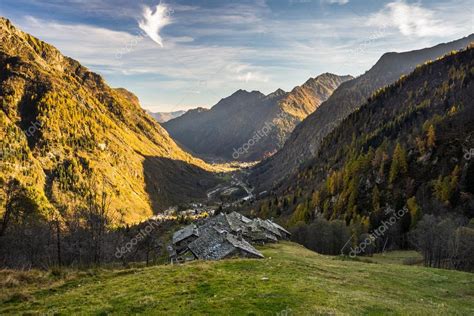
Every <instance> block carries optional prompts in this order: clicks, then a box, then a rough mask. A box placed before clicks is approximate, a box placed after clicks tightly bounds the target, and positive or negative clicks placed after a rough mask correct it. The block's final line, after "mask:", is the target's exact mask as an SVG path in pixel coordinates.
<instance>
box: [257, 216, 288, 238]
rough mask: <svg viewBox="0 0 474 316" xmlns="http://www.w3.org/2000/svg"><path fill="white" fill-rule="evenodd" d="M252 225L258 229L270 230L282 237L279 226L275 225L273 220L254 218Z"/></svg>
mask: <svg viewBox="0 0 474 316" xmlns="http://www.w3.org/2000/svg"><path fill="white" fill-rule="evenodd" d="M252 226H253V227H255V228H257V229H264V230H266V231H267V232H270V233H272V234H273V235H275V236H276V237H277V238H281V237H282V236H281V233H280V231H279V230H278V228H276V227H275V226H273V224H271V222H269V221H267V220H265V221H264V220H262V219H260V218H256V219H254V220H253V222H252Z"/></svg>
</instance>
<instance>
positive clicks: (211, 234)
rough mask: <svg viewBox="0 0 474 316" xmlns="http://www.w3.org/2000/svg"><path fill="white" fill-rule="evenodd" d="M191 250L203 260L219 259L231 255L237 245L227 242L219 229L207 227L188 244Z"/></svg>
mask: <svg viewBox="0 0 474 316" xmlns="http://www.w3.org/2000/svg"><path fill="white" fill-rule="evenodd" d="M188 248H189V250H191V252H192V253H193V254H194V255H195V256H196V258H198V259H201V260H219V259H223V258H225V257H226V256H228V255H230V254H231V253H232V252H233V251H234V250H235V246H233V245H232V244H231V243H229V242H226V240H225V239H224V234H221V233H220V232H219V231H217V229H207V230H205V231H203V233H202V234H201V236H200V237H199V238H198V239H196V240H194V241H193V242H191V243H190V244H189V245H188Z"/></svg>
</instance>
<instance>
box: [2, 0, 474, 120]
mask: <svg viewBox="0 0 474 316" xmlns="http://www.w3.org/2000/svg"><path fill="white" fill-rule="evenodd" d="M472 7H473V2H472V0H439V1H426V0H418V1H410V0H394V1H376V0H367V1H360V0H253V1H246V0H241V1H232V0H231V1H223V0H220V1H218V0H195V1H188V0H167V1H161V2H160V1H156V0H155V1H151V0H147V1H140V0H138V1H130V0H117V1H110V0H87V1H86V0H44V1H38V0H1V1H0V15H1V16H4V17H6V18H8V19H10V20H11V21H12V23H13V24H14V25H16V26H18V27H19V28H20V29H22V30H23V31H25V32H28V33H30V34H32V35H34V36H36V37H38V38H40V39H41V40H43V41H46V42H48V43H50V44H52V45H54V46H55V47H57V48H58V49H59V50H61V52H62V53H63V54H64V55H67V56H70V57H72V58H74V59H76V60H78V61H79V62H81V63H82V64H83V65H85V66H87V67H88V68H89V69H91V70H92V71H94V72H97V73H99V74H101V75H102V76H104V77H105V79H106V80H107V82H108V83H109V84H110V85H111V86H113V87H124V88H126V89H128V90H130V91H132V92H133V93H135V94H136V95H137V96H138V97H139V99H140V102H141V104H142V106H143V107H144V108H145V109H148V110H151V111H154V112H169V111H177V110H183V109H190V108H195V107H198V106H202V107H211V106H212V105H214V104H216V103H217V102H218V101H219V100H220V99H222V98H224V97H227V96H229V95H230V94H232V93H233V92H235V91H236V90H238V89H245V90H248V91H251V90H259V91H261V92H263V93H265V94H268V93H271V92H273V91H275V90H276V89H278V88H281V89H283V90H285V91H290V90H291V89H292V88H293V87H295V86H297V85H301V84H302V83H304V82H305V81H306V80H307V79H309V78H310V77H315V76H317V75H319V74H321V73H325V72H331V73H335V74H339V75H346V74H351V75H353V76H357V75H360V74H362V73H364V72H365V71H366V70H368V69H369V68H370V67H371V66H372V65H373V64H374V63H375V62H376V61H377V60H378V59H379V58H380V56H381V55H382V54H384V53H385V52H392V51H396V52H401V51H407V50H413V49H420V48H424V47H429V46H433V45H436V44H438V43H442V42H448V41H452V40H456V39H459V38H461V37H464V36H467V35H469V34H471V33H473V32H474V28H473V25H474V22H473V21H474V13H473V9H472Z"/></svg>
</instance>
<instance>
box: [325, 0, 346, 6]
mask: <svg viewBox="0 0 474 316" xmlns="http://www.w3.org/2000/svg"><path fill="white" fill-rule="evenodd" d="M323 2H326V3H329V4H339V5H343V4H347V3H349V0H323Z"/></svg>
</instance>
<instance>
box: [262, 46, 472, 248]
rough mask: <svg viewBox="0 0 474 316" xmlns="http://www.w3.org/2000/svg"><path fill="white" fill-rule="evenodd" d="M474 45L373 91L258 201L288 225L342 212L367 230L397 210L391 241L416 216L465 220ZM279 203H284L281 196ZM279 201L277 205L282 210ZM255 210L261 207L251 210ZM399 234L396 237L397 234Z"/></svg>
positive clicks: (469, 206)
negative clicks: (285, 218)
mask: <svg viewBox="0 0 474 316" xmlns="http://www.w3.org/2000/svg"><path fill="white" fill-rule="evenodd" d="M473 100H474V45H473V44H471V47H470V48H467V49H465V50H462V51H460V52H453V53H449V55H447V56H446V57H444V58H441V59H438V60H436V61H434V62H430V63H427V64H425V65H422V66H420V67H417V68H416V69H415V70H414V71H413V73H411V74H410V75H408V76H406V77H402V78H401V79H399V80H398V81H397V82H395V83H394V84H392V85H390V86H388V87H385V88H383V89H381V90H379V91H378V92H377V93H376V94H375V95H374V96H372V97H371V98H370V99H369V100H368V101H367V102H366V103H364V104H363V105H362V106H361V107H359V109H357V110H356V111H354V112H353V113H352V114H350V115H349V116H348V117H346V118H345V119H344V120H342V122H341V123H340V125H339V126H338V127H336V128H335V129H333V131H332V132H331V133H329V134H328V135H327V136H326V138H325V139H324V140H323V142H322V143H321V145H320V150H319V151H318V153H317V155H316V156H315V157H314V158H313V159H312V160H310V161H309V162H307V163H306V165H305V167H304V168H302V169H301V170H300V171H299V172H298V173H297V174H296V175H294V176H293V177H291V178H288V179H287V181H285V183H284V184H283V185H282V186H281V187H280V188H279V189H277V191H276V192H275V195H274V197H272V198H271V199H269V200H268V201H266V202H264V205H263V206H260V210H264V211H265V212H266V213H267V216H275V215H278V214H282V213H286V214H287V215H288V216H290V217H291V222H293V223H296V222H298V221H306V222H310V221H311V220H313V219H314V218H316V217H318V216H323V217H325V218H327V219H331V220H334V219H343V220H345V222H346V223H347V224H349V223H350V224H351V225H352V224H353V225H355V226H354V227H357V225H362V226H361V227H365V232H372V231H374V229H376V228H377V227H379V225H380V223H381V221H382V220H387V217H388V216H387V213H385V212H384V211H383V209H387V206H390V207H391V208H392V209H395V210H401V209H403V208H404V207H407V209H408V211H409V216H405V217H404V218H403V219H401V223H400V230H401V231H398V232H391V241H390V242H391V243H392V242H394V241H397V240H399V241H400V242H403V240H405V242H406V239H404V238H406V235H404V234H406V233H407V232H408V231H409V230H410V229H412V228H413V227H415V225H416V223H417V222H418V221H419V220H420V219H421V217H422V216H423V215H424V214H433V215H436V216H443V215H444V216H446V215H453V216H458V217H461V218H463V220H464V221H466V220H467V221H469V219H472V218H473V217H474V154H473V153H474V102H473ZM285 201H286V202H285ZM283 205H287V207H286V208H285V207H282V206H283ZM257 215H258V216H262V214H257ZM404 236H405V237H404Z"/></svg>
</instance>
